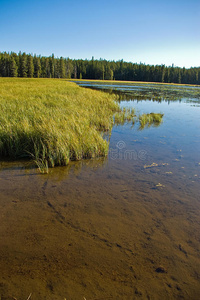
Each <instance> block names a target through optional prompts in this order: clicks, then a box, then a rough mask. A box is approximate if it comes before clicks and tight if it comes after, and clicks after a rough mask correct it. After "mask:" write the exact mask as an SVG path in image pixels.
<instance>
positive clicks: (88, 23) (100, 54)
mask: <svg viewBox="0 0 200 300" xmlns="http://www.w3.org/2000/svg"><path fill="white" fill-rule="evenodd" d="M4 51H6V52H11V51H13V52H16V53H18V52H19V51H22V52H26V53H32V54H37V55H42V56H50V55H51V54H52V53H54V55H55V57H61V56H62V57H69V58H72V59H91V58H92V56H93V57H94V58H95V59H100V58H102V59H107V60H115V61H117V60H121V59H123V60H124V61H127V62H133V63H140V62H141V63H145V64H150V65H161V64H164V65H166V66H170V65H172V64H174V65H175V66H179V67H186V68H190V67H199V66H200V0H167V1H165V0H159V1H158V0H122V1H119V0H101V1H99V0H96V1H92V0H74V1H73V0H56V1H53V0H27V1H25V0H0V52H4Z"/></svg>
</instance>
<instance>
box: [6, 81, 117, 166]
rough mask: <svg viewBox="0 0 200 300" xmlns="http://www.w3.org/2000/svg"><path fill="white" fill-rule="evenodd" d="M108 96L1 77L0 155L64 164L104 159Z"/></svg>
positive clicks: (109, 122)
mask: <svg viewBox="0 0 200 300" xmlns="http://www.w3.org/2000/svg"><path fill="white" fill-rule="evenodd" d="M116 109H118V106H117V104H116V103H115V102H114V100H113V96H110V95H109V94H107V93H103V92H99V91H94V90H89V89H84V88H81V87H79V86H77V85H76V84H75V83H71V82H68V81H66V80H61V79H60V80H59V79H57V80H56V79H22V78H0V112H1V113H0V157H1V158H3V157H9V158H12V159H17V158H22V157H33V158H34V159H35V160H36V161H37V163H38V165H39V166H40V167H41V168H42V166H44V165H45V166H47V165H48V166H51V167H53V166H55V165H66V164H68V162H69V160H78V159H82V158H86V157H87V158H90V157H95V156H103V155H106V153H107V151H108V143H107V142H106V141H105V140H104V139H103V137H102V132H103V131H106V130H109V129H110V128H111V126H112V123H113V113H114V111H116Z"/></svg>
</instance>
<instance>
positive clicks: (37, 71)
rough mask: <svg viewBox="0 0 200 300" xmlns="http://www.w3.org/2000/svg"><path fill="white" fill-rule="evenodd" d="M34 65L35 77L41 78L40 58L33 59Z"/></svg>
mask: <svg viewBox="0 0 200 300" xmlns="http://www.w3.org/2000/svg"><path fill="white" fill-rule="evenodd" d="M33 63H34V77H35V78H39V77H40V75H41V63H40V58H39V57H37V56H36V55H35V56H34V58H33Z"/></svg>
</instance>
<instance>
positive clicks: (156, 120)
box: [139, 113, 164, 129]
mask: <svg viewBox="0 0 200 300" xmlns="http://www.w3.org/2000/svg"><path fill="white" fill-rule="evenodd" d="M163 116H164V115H163V114H156V113H150V114H142V115H140V116H139V122H140V129H143V128H144V127H145V126H151V125H155V126H158V125H160V123H161V122H162V118H163Z"/></svg>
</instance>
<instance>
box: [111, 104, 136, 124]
mask: <svg viewBox="0 0 200 300" xmlns="http://www.w3.org/2000/svg"><path fill="white" fill-rule="evenodd" d="M135 117H136V115H135V110H134V108H126V107H124V108H122V109H119V110H118V111H117V112H116V113H115V114H114V123H115V125H123V124H124V123H125V122H129V123H130V122H132V123H133V124H134V123H135Z"/></svg>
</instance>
